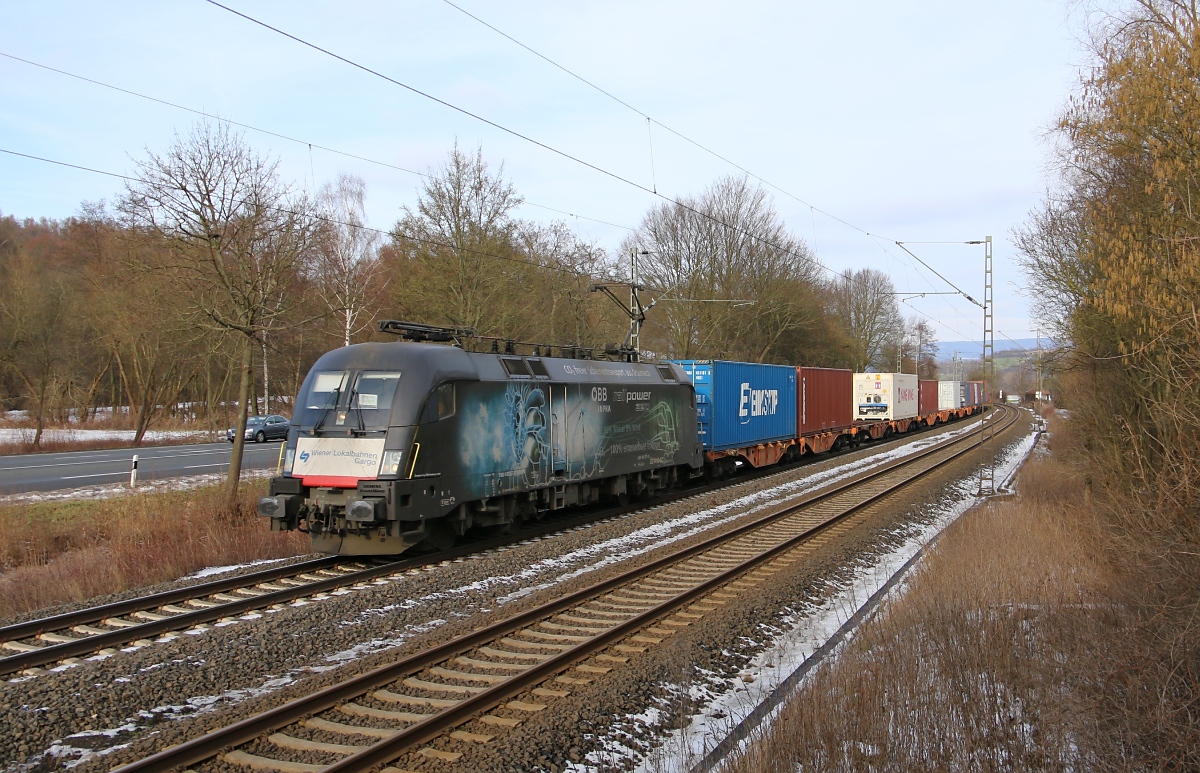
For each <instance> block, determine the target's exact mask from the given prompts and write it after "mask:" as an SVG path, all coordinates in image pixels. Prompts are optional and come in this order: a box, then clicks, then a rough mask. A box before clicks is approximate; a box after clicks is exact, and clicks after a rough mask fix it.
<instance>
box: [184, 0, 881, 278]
mask: <svg viewBox="0 0 1200 773" xmlns="http://www.w3.org/2000/svg"><path fill="white" fill-rule="evenodd" d="M205 2H207V3H209V4H210V5H212V6H215V7H217V8H220V9H222V10H224V11H227V12H229V13H231V14H233V15H235V16H238V17H240V18H242V19H245V20H246V21H248V22H250V23H252V24H257V25H258V26H260V27H263V28H264V29H267V30H270V31H271V32H274V33H276V34H277V35H281V36H283V37H285V38H288V39H289V40H292V41H294V42H296V43H299V44H300V45H302V46H305V47H307V48H311V49H313V50H314V51H318V52H320V53H322V54H325V55H326V56H329V57H331V58H333V59H337V60H338V61H340V62H343V63H344V64H347V65H349V66H350V67H353V68H355V69H358V70H361V71H363V72H365V73H368V74H370V75H373V76H375V77H377V78H380V79H382V80H384V81H387V82H388V83H391V84H393V85H395V86H399V87H400V88H402V89H405V90H406V91H409V92H411V93H413V94H416V95H418V96H421V97H424V98H425V99H428V100H430V101H432V102H436V103H437V104H439V105H442V106H443V107H446V108H447V109H450V110H453V111H455V112H457V113H461V114H462V115H465V116H468V117H470V118H473V119H475V120H476V121H479V122H481V123H483V124H486V125H488V126H491V127H492V128H494V129H496V130H498V131H501V132H504V133H505V134H508V135H510V136H513V137H516V138H517V139H520V140H523V141H525V142H528V143H530V144H532V145H535V146H537V147H539V148H542V149H543V150H545V151H547V152H549V153H552V154H554V155H557V156H559V157H561V158H564V159H567V160H569V161H572V162H574V163H576V164H579V165H581V166H583V167H586V168H588V169H591V170H593V171H595V172H597V173H599V174H601V175H604V176H605V177H608V178H610V179H613V180H616V181H617V182H620V183H623V184H625V185H628V186H630V187H632V188H636V189H638V190H640V191H642V192H644V193H647V194H649V195H651V196H655V197H657V198H659V199H662V200H663V201H665V202H667V203H669V204H672V205H674V206H676V207H679V208H680V209H683V210H686V211H688V212H691V213H692V214H694V215H697V216H698V217H701V218H703V219H705V220H709V221H711V222H713V223H714V224H716V225H719V226H722V227H724V228H728V229H729V230H731V231H734V232H736V233H739V234H741V235H742V236H745V237H747V238H749V239H752V240H754V241H756V242H759V243H761V244H764V245H766V246H768V247H771V248H772V249H775V250H779V251H780V252H782V253H784V254H787V255H791V256H793V257H796V258H799V259H800V260H803V261H806V262H808V263H811V264H813V265H815V266H817V267H819V268H820V269H822V270H823V271H827V272H829V273H831V274H834V275H836V276H845V272H838V271H835V270H833V269H832V268H830V267H829V266H826V265H825V264H824V263H822V262H821V261H819V260H817V259H816V258H814V257H811V256H809V255H805V254H803V253H799V252H796V251H795V250H790V249H788V248H786V247H784V246H782V245H779V244H775V243H774V242H772V241H770V240H769V239H764V238H763V237H761V236H757V235H755V234H752V233H750V232H749V231H746V230H745V229H742V228H739V227H737V226H735V225H733V224H732V223H726V222H724V221H723V220H721V219H720V218H717V217H714V216H712V215H710V214H708V213H707V212H704V211H702V210H699V209H696V208H695V207H692V206H689V205H688V204H686V203H684V202H682V201H679V200H678V199H674V198H672V197H670V196H667V195H665V194H662V193H658V192H656V191H654V190H653V189H651V188H647V187H646V186H645V185H642V184H641V183H639V182H635V181H634V180H631V179H629V178H628V177H624V176H622V175H620V174H617V173H616V172H613V171H610V170H608V169H605V168H604V167H601V166H598V165H596V164H593V163H591V162H590V161H585V160H584V159H582V158H579V157H578V156H575V155H572V154H571V153H568V152H566V151H565V150H560V149H558V148H556V147H554V146H553V145H549V144H547V143H545V142H542V141H541V140H537V139H534V138H533V137H530V136H529V135H526V134H523V133H521V132H519V131H517V130H516V129H510V128H509V127H507V126H504V125H503V124H500V123H497V122H495V121H493V120H491V119H489V118H485V117H483V116H481V115H479V114H477V113H473V112H471V111H470V110H467V109H466V108H463V107H459V106H458V105H455V104H453V103H451V102H447V101H446V100H444V99H440V98H438V97H435V96H433V95H432V94H429V93H427V92H424V91H422V90H420V89H418V88H416V87H415V86H410V85H409V84H407V83H404V82H403V81H399V80H397V79H395V78H393V77H391V76H389V75H385V74H384V73H381V72H379V71H378V70H375V69H372V68H371V67H368V66H367V65H365V64H361V63H360V62H356V61H354V60H353V59H350V58H348V57H345V56H342V55H341V54H338V53H335V52H333V51H330V50H329V49H327V48H323V47H321V46H319V45H317V44H316V43H312V42H310V41H308V40H305V39H304V38H301V37H298V36H296V35H293V34H291V33H290V32H285V31H284V30H282V29H280V28H278V27H275V26H273V25H271V24H268V23H266V22H264V21H261V20H259V19H256V18H254V17H253V16H250V15H248V14H245V13H242V12H241V11H238V10H236V9H234V8H231V7H229V6H227V5H224V4H222V3H219V2H217V0H205ZM664 128H667V127H664ZM668 131H670V129H668ZM859 230H861V229H859ZM864 233H866V232H865V231H864Z"/></svg>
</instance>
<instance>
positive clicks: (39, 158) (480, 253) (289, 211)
mask: <svg viewBox="0 0 1200 773" xmlns="http://www.w3.org/2000/svg"><path fill="white" fill-rule="evenodd" d="M0 153H6V154H8V155H10V156H19V157H21V158H28V159H31V160H33V161H41V162H43V163H46V164H54V165H55V166H63V167H68V168H70V169H80V170H82V171H84V172H92V173H94V174H102V175H105V176H108V177H115V178H117V179H119V180H125V181H127V182H134V183H136V182H141V180H139V179H138V178H137V177H130V176H129V175H127V174H120V173H118V172H108V171H105V170H103V169H96V168H94V167H90V166H82V165H80V164H72V163H69V162H66V161H58V160H56V159H53V158H45V157H43V156H35V155H32V154H29V153H20V152H18V151H15V150H8V149H7V148H0ZM234 203H245V202H244V201H243V202H234ZM269 209H271V210H273V211H275V212H279V213H282V214H285V215H295V216H298V217H299V216H304V217H311V218H312V219H314V220H318V221H320V222H323V223H329V224H330V225H344V226H346V227H348V228H361V229H362V230H364V231H371V232H372V233H377V234H380V235H383V236H398V237H400V238H402V239H409V240H411V241H414V242H420V243H422V244H427V245H429V246H431V247H443V248H445V249H448V250H455V251H457V252H465V253H468V254H471V255H478V256H479V257H484V258H495V259H496V260H505V261H508V262H510V263H519V264H520V265H522V266H526V267H528V268H545V269H549V270H551V271H560V272H562V273H565V274H571V275H573V276H576V277H579V278H580V279H594V278H595V277H593V276H592V275H591V274H588V273H587V272H584V271H578V270H576V269H572V268H567V267H565V266H551V265H544V264H542V263H537V262H535V261H532V260H523V259H521V258H514V257H512V256H510V255H499V254H496V253H494V252H484V251H483V250H475V249H471V248H470V247H456V246H455V245H453V244H448V243H446V242H439V241H437V240H436V239H426V238H424V237H421V236H416V235H414V234H409V233H404V232H401V231H397V230H392V231H384V230H382V229H379V228H373V227H371V226H369V225H364V224H362V223H348V222H346V221H344V220H338V219H337V218H332V217H328V216H325V215H321V214H315V213H302V212H298V211H296V210H294V209H288V208H287V207H279V206H274V207H269Z"/></svg>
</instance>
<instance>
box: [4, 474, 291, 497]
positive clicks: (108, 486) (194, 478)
mask: <svg viewBox="0 0 1200 773" xmlns="http://www.w3.org/2000/svg"><path fill="white" fill-rule="evenodd" d="M274 474H275V468H274V467H271V468H268V469H262V470H242V477H241V480H259V479H261V478H270V477H271V476H273V475H274ZM224 482H225V473H223V472H210V473H206V474H204V475H185V476H182V477H179V478H162V479H159V480H149V481H145V482H142V481H138V485H137V488H136V489H131V488H129V484H127V483H105V484H102V485H98V486H82V487H80V488H72V489H59V490H57V491H29V492H26V493H23V494H9V495H7V496H0V504H6V505H26V504H34V503H36V502H64V501H68V500H76V499H113V498H114V497H124V496H129V495H130V494H161V493H163V492H165V491H190V490H191V489H196V488H203V487H205V486H218V485H221V484H223V483H224Z"/></svg>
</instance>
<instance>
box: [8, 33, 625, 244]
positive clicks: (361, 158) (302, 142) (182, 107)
mask: <svg viewBox="0 0 1200 773" xmlns="http://www.w3.org/2000/svg"><path fill="white" fill-rule="evenodd" d="M0 56H3V57H5V58H7V59H12V60H14V61H17V62H21V63H22V64H27V65H30V66H31V67H38V68H41V69H43V70H48V71H50V72H53V73H57V74H59V75H64V76H66V77H68V78H75V79H76V80H80V81H83V82H85V83H90V84H92V85H94V86H100V87H102V88H106V89H111V90H112V91H118V92H120V93H122V94H127V95H129V96H131V97H137V98H138V99H144V100H147V101H149V102H155V103H157V104H160V105H165V106H167V107H170V108H174V109H176V110H183V111H184V112H187V113H192V114H193V115H199V116H203V117H204V118H211V119H213V120H214V121H221V122H223V123H226V124H229V125H231V126H237V127H240V128H242V129H249V130H251V131H256V132H259V133H261V134H266V135H268V136H271V137H276V138H278V139H281V140H286V141H288V142H294V143H296V144H298V145H303V146H306V147H307V148H308V149H309V151H310V152H311V150H312V149H313V148H316V149H318V150H323V151H325V152H326V153H333V154H334V155H338V156H344V157H345V158H352V159H355V160H356V161H365V162H366V163H368V164H375V165H376V166H381V167H386V168H388V169H394V170H396V171H398V172H405V173H406V174H411V175H416V176H417V177H420V178H422V179H429V177H430V175H428V174H425V173H424V172H418V171H416V170H413V169H407V168H405V167H402V166H397V165H396V164H389V163H388V162H386V161H380V160H378V159H375V158H369V157H367V156H360V155H358V154H356V153H349V152H347V151H344V150H338V149H337V148H331V147H327V146H325V145H321V144H319V143H316V142H309V141H308V140H302V139H298V138H296V137H291V136H288V135H286V134H282V133H280V132H277V131H272V130H271V129H263V128H262V127H259V126H253V125H251V124H248V123H242V122H241V121H235V120H233V119H231V118H225V117H223V116H220V115H216V114H213V113H208V112H205V111H204V110H197V109H196V108H194V107H188V106H187V105H181V104H178V103H176V102H171V101H168V100H165V99H160V98H159V97H152V96H150V95H148V94H142V93H140V92H137V91H133V90H131V89H127V88H122V87H121V86H114V85H113V84H111V83H105V82H103V81H98V80H96V79H94V78H88V77H86V76H84V75H78V74H76V73H73V72H68V71H66V70H60V69H59V68H57V67H51V66H49V65H46V64H41V63H40V62H35V61H32V60H30V59H24V58H22V57H19V56H13V55H12V54H8V53H5V52H3V51H0ZM314 184H315V182H314ZM524 203H526V204H528V205H529V206H531V207H538V208H539V209H546V210H549V211H551V212H558V213H559V214H563V215H570V216H571V217H577V218H582V219H584V220H590V221H592V222H594V223H602V224H604V225H607V226H612V227H613V228H621V229H623V230H626V231H629V232H631V233H636V232H637V229H636V228H630V227H629V226H626V225H620V224H619V223H610V222H608V221H607V220H600V219H599V218H594V217H588V216H587V215H577V214H575V213H574V212H567V211H566V210H562V209H556V208H554V207H550V206H546V205H545V204H537V203H535V202H532V201H526V202H524Z"/></svg>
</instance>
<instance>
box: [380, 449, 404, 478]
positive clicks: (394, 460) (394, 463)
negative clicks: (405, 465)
mask: <svg viewBox="0 0 1200 773" xmlns="http://www.w3.org/2000/svg"><path fill="white" fill-rule="evenodd" d="M402 456H404V452H403V451H384V452H383V461H382V462H380V464H379V474H380V475H399V474H400V458H401V457H402Z"/></svg>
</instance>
